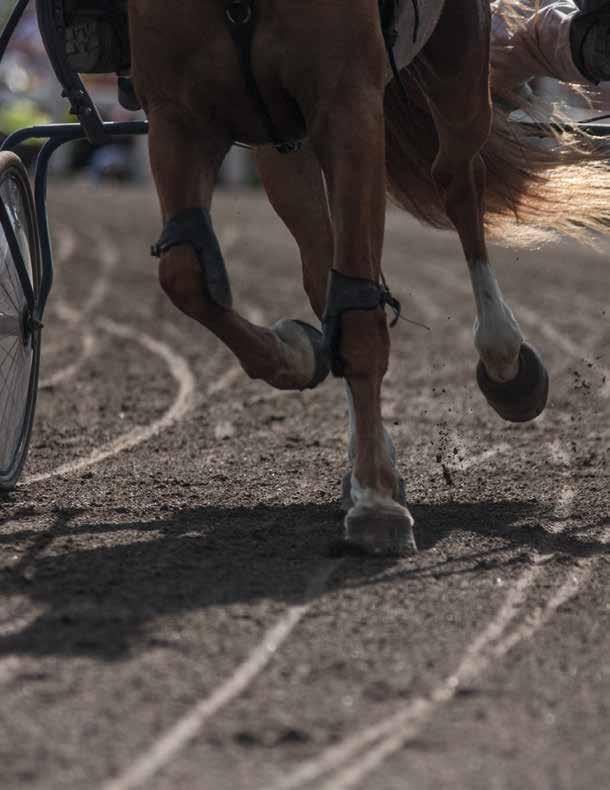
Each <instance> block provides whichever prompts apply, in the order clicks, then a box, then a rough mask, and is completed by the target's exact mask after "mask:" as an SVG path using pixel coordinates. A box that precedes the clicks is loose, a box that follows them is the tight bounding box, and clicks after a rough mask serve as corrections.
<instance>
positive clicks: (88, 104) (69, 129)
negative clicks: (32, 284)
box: [0, 0, 148, 322]
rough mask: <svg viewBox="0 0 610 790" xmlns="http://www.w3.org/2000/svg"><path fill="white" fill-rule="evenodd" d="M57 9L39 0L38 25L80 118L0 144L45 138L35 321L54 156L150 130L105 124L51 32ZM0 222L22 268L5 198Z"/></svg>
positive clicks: (44, 281)
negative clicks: (75, 145)
mask: <svg viewBox="0 0 610 790" xmlns="http://www.w3.org/2000/svg"><path fill="white" fill-rule="evenodd" d="M29 4H30V0H17V3H16V4H15V7H14V8H13V11H12V12H11V14H10V16H9V18H8V21H7V23H6V25H5V27H4V30H3V31H2V32H1V33H0V61H1V60H2V58H3V57H4V53H5V52H6V49H7V47H8V45H9V43H10V40H11V38H12V36H13V34H14V32H15V30H16V29H17V25H18V24H19V22H20V20H21V18H22V17H23V14H24V13H25V10H26V9H27V7H28V5H29ZM59 5H60V4H59ZM57 9H58V2H57V0H37V14H38V20H39V26H40V30H41V34H42V37H43V41H44V43H45V47H46V49H47V54H48V55H49V61H50V64H51V66H52V67H53V70H54V72H55V74H56V76H57V78H58V80H59V82H60V84H61V86H62V89H63V93H62V95H63V96H64V97H65V98H66V99H67V100H68V101H69V102H70V107H71V113H72V114H73V115H74V116H75V117H76V118H77V119H78V120H77V121H76V122H75V123H61V124H49V125H46V126H31V127H28V128H26V129H21V130H19V131H17V132H14V133H13V134H11V135H10V136H9V137H7V138H6V140H4V142H3V143H2V145H1V146H0V151H14V150H15V149H16V148H17V147H18V146H19V145H21V144H23V143H24V142H27V141H29V140H46V142H45V143H44V145H43V146H42V148H41V149H40V152H39V154H38V158H37V160H36V166H35V175H34V202H35V209H36V223H37V226H38V237H39V241H40V253H41V262H42V277H41V283H40V292H39V295H38V298H37V299H35V296H34V294H30V293H29V291H31V288H29V290H28V289H26V294H27V297H28V302H31V303H30V304H29V308H30V314H31V316H32V320H33V321H35V322H40V321H41V320H42V316H43V313H44V308H45V305H46V302H47V299H48V296H49V293H50V291H51V286H52V284H53V251H52V247H51V239H50V235H49V224H48V216H47V209H46V198H47V180H48V179H47V176H48V170H49V163H50V161H51V157H52V156H53V154H54V153H55V152H56V151H57V150H58V149H59V148H61V146H62V145H65V144H66V143H70V142H74V141H76V140H88V141H89V142H91V143H93V144H100V143H104V142H109V141H110V140H112V139H113V138H114V137H118V136H122V137H124V136H128V135H145V134H147V133H148V122H147V121H129V122H126V123H104V122H103V121H102V119H101V117H100V114H99V112H98V109H97V107H96V105H95V103H94V101H93V99H92V98H91V96H90V95H89V93H88V91H87V89H86V87H85V85H84V84H83V82H82V80H81V78H80V76H79V75H78V74H77V73H76V72H74V71H73V70H72V69H71V68H70V66H69V65H68V63H67V61H66V57H65V53H64V52H63V51H62V50H61V48H60V47H58V46H57V41H56V40H53V37H52V36H51V35H49V31H50V30H51V27H52V25H54V24H55V20H54V17H53V15H54V14H56V13H57ZM0 223H1V224H2V227H3V229H4V231H5V233H6V237H7V240H8V243H9V245H10V247H11V250H12V253H13V255H14V256H15V258H16V260H18V261H19V262H20V264H21V266H20V267H19V268H22V267H23V260H22V256H21V253H20V251H19V244H18V242H17V239H16V238H15V234H14V232H13V229H12V226H11V223H10V221H9V219H8V216H7V215H6V209H5V207H3V206H2V203H1V202H0ZM28 285H29V284H28ZM34 302H35V303H34Z"/></svg>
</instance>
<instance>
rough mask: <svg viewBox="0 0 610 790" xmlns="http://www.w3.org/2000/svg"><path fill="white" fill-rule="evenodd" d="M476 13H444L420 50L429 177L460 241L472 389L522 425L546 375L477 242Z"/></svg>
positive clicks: (485, 79)
mask: <svg viewBox="0 0 610 790" xmlns="http://www.w3.org/2000/svg"><path fill="white" fill-rule="evenodd" d="M479 14H480V18H479V19H477V18H476V14H474V13H473V14H470V15H468V16H466V17H465V16H464V15H463V12H462V10H459V9H457V7H453V6H451V5H448V6H446V7H445V10H444V12H443V16H442V18H441V21H440V23H439V27H438V28H437V30H436V31H435V33H434V35H433V37H432V39H431V40H430V42H429V43H428V45H427V47H426V49H425V51H424V58H423V66H422V69H421V80H422V85H423V89H424V92H425V93H426V95H427V98H428V103H429V106H430V109H431V112H432V115H433V117H434V121H435V124H436V128H437V132H438V138H439V151H438V156H437V158H436V161H435V163H434V167H433V178H434V180H435V183H436V185H437V188H438V190H439V192H440V194H441V197H442V198H443V201H444V204H445V208H446V211H447V215H448V217H449V219H450V220H451V221H452V223H453V224H454V226H455V228H456V230H457V232H458V234H459V236H460V239H461V242H462V246H463V248H464V254H465V256H466V260H467V262H468V269H469V273H470V278H471V281H472V287H473V292H474V299H475V304H476V308H477V320H476V323H475V346H476V349H477V351H478V353H479V357H480V363H479V367H478V369H477V378H478V382H479V386H480V387H481V390H482V391H483V394H484V395H485V396H486V398H487V400H488V402H489V403H490V405H491V406H492V407H493V408H494V409H495V410H496V411H497V412H498V413H499V414H500V415H501V416H502V417H504V418H505V419H507V420H511V421H514V422H522V421H525V420H530V419H533V418H534V417H536V416H538V414H540V412H541V411H542V410H543V409H544V406H545V405H546V399H547V395H548V376H547V374H546V371H545V369H544V366H543V365H542V362H541V361H540V359H539V357H538V356H537V354H536V352H535V351H534V350H533V349H532V348H531V347H530V346H528V345H527V344H526V343H524V341H523V336H522V333H521V330H520V328H519V325H518V323H517V321H516V319H515V317H514V315H513V313H512V311H511V309H510V307H509V306H508V304H507V303H506V302H505V301H504V298H503V296H502V292H501V290H500V286H499V285H498V282H497V279H496V276H495V274H494V271H493V268H492V266H491V264H490V262H489V256H488V252H487V246H486V243H485V231H484V195H485V181H486V168H485V164H484V161H483V158H482V156H481V149H482V148H483V146H484V144H485V142H486V141H487V138H488V135H489V130H490V127H491V103H490V98H489V52H488V41H489V36H488V31H487V32H486V25H485V20H486V17H487V16H488V9H485V8H484V7H483V6H480V7H479ZM456 30H459V31H460V35H457V36H456V34H455V31H456Z"/></svg>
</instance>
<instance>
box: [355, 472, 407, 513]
mask: <svg viewBox="0 0 610 790" xmlns="http://www.w3.org/2000/svg"><path fill="white" fill-rule="evenodd" d="M394 501H395V502H398V504H399V505H402V506H403V507H406V506H407V484H406V483H405V479H404V477H401V478H399V480H398V484H397V489H396V492H395V494H394ZM353 506H354V500H353V499H352V473H351V472H346V473H345V475H344V476H343V482H342V484H341V509H342V510H344V511H345V512H346V513H347V512H348V511H349V510H351V509H352V508H353Z"/></svg>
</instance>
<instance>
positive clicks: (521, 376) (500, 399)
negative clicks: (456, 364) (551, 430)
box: [477, 343, 549, 422]
mask: <svg viewBox="0 0 610 790" xmlns="http://www.w3.org/2000/svg"><path fill="white" fill-rule="evenodd" d="M477 382H478V385H479V388H480V390H481V392H482V393H483V395H484V396H485V398H486V400H487V402H488V403H489V405H490V406H491V407H492V409H494V411H496V412H497V413H498V414H499V415H500V417H502V419H503V420H508V422H529V420H534V419H535V418H536V417H538V416H539V415H540V414H542V412H543V411H544V408H545V406H546V403H547V399H548V396H549V374H548V373H547V371H546V368H545V367H544V364H543V362H542V360H541V359H540V357H539V356H538V353H537V352H536V351H535V350H534V349H533V348H532V347H531V346H530V345H528V344H527V343H523V344H522V346H521V350H520V351H519V372H518V374H517V376H516V377H515V378H514V379H513V380H512V381H508V382H506V383H503V384H500V383H498V382H496V381H492V379H490V377H489V376H488V374H487V371H486V370H485V366H484V365H483V363H482V362H480V361H479V364H478V366H477Z"/></svg>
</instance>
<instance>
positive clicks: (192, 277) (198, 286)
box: [159, 246, 202, 314]
mask: <svg viewBox="0 0 610 790" xmlns="http://www.w3.org/2000/svg"><path fill="white" fill-rule="evenodd" d="M159 283H160V285H161V288H162V289H163V290H164V292H165V293H166V294H167V296H168V297H169V298H170V300H171V301H172V302H173V303H174V304H175V305H176V307H178V308H179V309H180V310H182V311H183V312H185V313H189V314H190V313H192V311H193V308H194V307H199V306H200V303H201V291H202V278H201V270H200V267H199V265H198V263H197V261H196V259H195V254H194V252H193V251H192V250H191V249H190V248H188V247H186V246H183V247H175V248H174V249H172V250H169V251H168V252H167V253H165V255H163V257H162V258H161V261H160V262H159Z"/></svg>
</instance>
